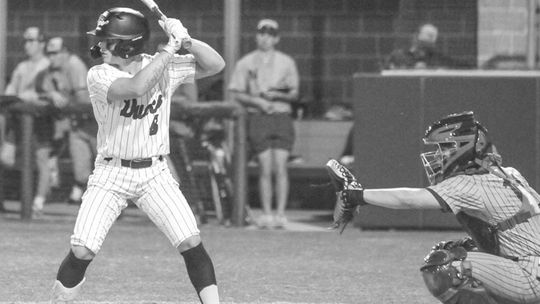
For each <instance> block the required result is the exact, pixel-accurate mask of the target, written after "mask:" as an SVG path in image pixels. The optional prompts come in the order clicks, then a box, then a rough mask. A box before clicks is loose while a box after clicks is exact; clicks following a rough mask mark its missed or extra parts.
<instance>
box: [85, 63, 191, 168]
mask: <svg viewBox="0 0 540 304" xmlns="http://www.w3.org/2000/svg"><path fill="white" fill-rule="evenodd" d="M153 58H154V56H151V55H147V54H142V67H145V66H146V65H148V63H150V62H151V60H153ZM194 76H195V58H194V57H193V55H191V54H188V55H181V56H180V55H175V56H174V58H173V59H172V60H171V62H170V63H169V65H168V66H167V68H166V70H165V72H164V73H163V76H162V77H161V79H160V80H159V82H158V84H156V86H155V87H154V88H152V89H151V90H150V91H148V92H147V93H146V94H145V95H143V96H141V97H139V98H132V99H126V100H107V92H108V91H109V88H110V86H111V84H112V83H113V82H114V81H115V80H116V79H118V78H121V77H132V75H131V74H129V73H127V72H124V71H120V70H119V69H117V68H115V67H113V66H111V65H109V64H106V63H103V64H101V65H97V66H94V67H92V68H91V69H90V71H89V72H88V78H87V82H88V91H89V92H90V100H91V102H92V106H93V109H94V116H95V118H96V121H97V123H98V126H99V129H98V134H97V151H98V154H99V155H100V156H101V157H103V158H106V157H116V158H122V159H138V158H147V157H153V156H159V155H166V154H169V117H170V106H171V97H172V95H173V93H174V90H176V88H177V87H178V86H179V85H180V84H181V83H183V82H193V81H194V78H195V77H194Z"/></svg>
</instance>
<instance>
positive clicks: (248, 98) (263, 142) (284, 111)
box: [228, 19, 299, 228]
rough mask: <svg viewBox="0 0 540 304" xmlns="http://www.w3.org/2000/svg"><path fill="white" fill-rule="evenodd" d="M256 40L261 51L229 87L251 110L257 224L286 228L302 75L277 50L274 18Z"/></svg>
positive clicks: (240, 65) (239, 68)
mask: <svg viewBox="0 0 540 304" xmlns="http://www.w3.org/2000/svg"><path fill="white" fill-rule="evenodd" d="M255 38H256V41H257V49H256V50H254V51H252V52H250V53H248V54H247V55H245V56H244V57H243V58H241V59H240V60H239V61H238V62H237V63H236V66H235V69H234V72H233V74H232V76H231V81H230V83H229V87H228V89H229V90H230V91H231V92H232V93H233V96H234V98H235V99H236V100H237V101H238V102H240V103H241V104H243V105H244V106H245V107H246V109H247V111H248V113H249V119H248V139H249V142H250V145H251V148H252V150H253V152H255V153H256V154H257V160H258V162H259V196H260V200H261V203H262V208H263V215H262V216H261V218H260V219H259V220H258V223H257V224H258V225H259V227H261V228H273V227H278V228H282V227H284V226H285V224H286V222H287V219H286V217H285V208H286V206H287V200H288V196H289V176H288V172H287V161H288V158H289V155H290V152H291V150H292V146H293V143H294V126H293V121H292V117H291V112H292V108H291V102H293V101H296V100H297V99H298V87H299V76H298V70H297V68H296V63H295V61H294V60H293V59H292V58H291V57H290V56H288V55H286V54H284V53H283V52H280V51H278V50H276V49H275V46H276V44H277V43H278V42H279V39H280V37H279V25H278V23H277V22H276V21H275V20H271V19H262V20H260V21H259V23H258V25H257V34H256V37H255ZM274 174H275V185H274V183H273V181H272V178H273V177H274V176H273V175H274ZM274 190H275V198H276V202H277V212H276V214H275V215H274V214H272V198H273V195H274Z"/></svg>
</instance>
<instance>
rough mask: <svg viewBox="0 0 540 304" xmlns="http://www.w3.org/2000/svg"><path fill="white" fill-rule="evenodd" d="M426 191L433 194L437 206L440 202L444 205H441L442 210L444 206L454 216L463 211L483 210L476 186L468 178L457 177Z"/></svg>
mask: <svg viewBox="0 0 540 304" xmlns="http://www.w3.org/2000/svg"><path fill="white" fill-rule="evenodd" d="M427 189H428V191H429V192H431V193H432V194H434V196H435V198H436V199H437V200H438V201H439V204H441V201H440V200H442V201H443V202H444V203H445V204H441V207H443V210H444V209H445V208H444V207H445V206H444V205H446V206H448V208H450V210H452V212H453V213H454V214H457V213H458V212H460V211H463V210H469V211H473V210H481V209H482V208H483V200H482V198H481V196H480V194H478V191H477V189H478V186H477V185H476V183H475V182H474V181H473V180H472V178H471V177H470V176H467V175H457V176H455V177H452V178H449V179H446V180H444V181H442V182H440V183H438V184H437V185H433V186H430V187H428V188H427Z"/></svg>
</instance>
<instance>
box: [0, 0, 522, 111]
mask: <svg viewBox="0 0 540 304" xmlns="http://www.w3.org/2000/svg"><path fill="white" fill-rule="evenodd" d="M223 1H226V0H182V1H174V0H158V2H159V4H160V6H161V7H162V10H163V11H165V12H166V13H167V14H168V15H169V16H174V17H179V18H180V19H181V20H182V22H183V23H184V24H185V25H186V27H187V28H188V29H189V31H190V33H191V35H192V36H193V37H197V38H200V39H202V40H204V41H206V42H208V43H209V44H211V45H212V46H213V47H215V48H216V49H217V50H218V51H220V52H222V50H223V3H224V2H223ZM518 1H520V0H518ZM521 1H525V0H521ZM483 2H486V1H483ZM487 2H489V1H487ZM114 6H129V7H132V8H135V9H139V10H141V11H142V12H143V13H145V14H147V13H148V10H147V9H146V8H145V7H143V6H142V4H140V3H139V1H134V0H106V1H105V0H92V1H89V0H9V1H8V11H9V14H8V16H9V17H8V18H9V20H8V63H7V75H10V74H11V71H12V70H13V68H14V67H15V64H16V63H17V62H19V61H20V60H21V59H23V57H24V53H23V51H22V39H21V34H22V32H23V31H24V29H25V28H26V27H28V26H31V25H37V26H40V27H42V28H43V29H44V30H45V32H46V33H47V34H48V35H60V36H63V37H66V38H67V39H68V43H69V44H70V45H71V46H72V47H73V49H74V51H75V52H76V53H79V54H81V55H82V56H84V59H85V60H86V61H87V62H88V63H89V64H90V65H92V64H93V62H92V61H91V59H90V58H89V56H88V54H87V49H88V48H89V46H90V43H89V41H88V39H87V37H86V35H85V34H84V33H85V32H86V31H88V30H90V29H93V28H94V27H95V25H96V20H97V17H98V16H99V14H100V13H101V12H103V11H104V10H106V9H107V8H110V7H114ZM477 15H478V12H477V0H462V1H455V0H401V1H400V0H243V1H242V23H241V24H242V25H241V26H242V32H243V34H242V44H241V53H242V54H245V53H246V52H248V51H250V50H252V49H253V48H254V47H255V44H254V37H253V34H254V28H255V25H256V23H257V21H258V20H259V19H260V18H262V17H270V18H275V19H277V20H278V21H279V23H280V25H281V28H282V42H281V44H280V45H279V48H280V49H282V50H283V51H285V52H288V53H290V54H291V55H292V56H294V57H295V59H296V60H297V62H298V67H299V70H300V73H301V79H302V84H301V85H302V96H303V98H304V99H305V100H306V101H308V102H310V106H309V112H310V113H311V114H312V115H319V114H321V113H323V112H324V111H325V110H326V109H328V107H329V106H330V105H334V104H345V105H350V104H351V103H352V102H353V101H354V98H353V96H352V95H353V94H352V91H353V89H352V87H353V86H352V74H353V73H355V72H373V71H377V70H378V69H379V63H380V62H381V60H382V59H383V58H384V56H385V55H386V54H388V53H390V52H391V50H392V49H394V48H395V47H402V46H406V45H408V44H409V41H410V38H411V34H412V32H413V31H414V30H415V29H416V27H417V26H418V25H419V24H420V23H423V22H426V21H429V22H433V23H434V24H435V25H437V26H438V27H439V32H440V46H441V48H442V50H443V51H444V52H446V53H449V54H451V55H453V56H456V57H459V58H462V59H466V60H470V61H472V62H476V58H477V34H476V33H477ZM152 29H153V38H152V44H151V45H156V43H157V42H158V41H164V40H165V35H164V34H162V33H161V30H160V29H159V28H158V26H157V23H156V22H152ZM228 64H233V63H228ZM211 81H219V77H214V78H212V79H211ZM203 87H205V86H203Z"/></svg>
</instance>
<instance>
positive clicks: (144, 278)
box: [0, 210, 461, 304]
mask: <svg viewBox="0 0 540 304" xmlns="http://www.w3.org/2000/svg"><path fill="white" fill-rule="evenodd" d="M138 212H139V211H138V210H135V211H133V214H130V215H128V216H125V217H124V218H123V219H122V220H120V221H119V222H117V223H116V225H115V226H113V228H112V229H111V231H110V233H109V236H108V238H107V239H106V241H105V243H104V246H103V249H102V250H101V252H100V254H99V255H98V256H97V257H96V259H95V260H94V261H93V262H92V263H91V264H90V267H89V270H88V271H87V279H88V280H87V283H86V284H85V286H84V289H83V292H82V293H81V295H80V297H79V300H78V302H77V303H197V301H198V299H197V297H196V295H195V292H194V290H193V287H192V286H191V284H190V283H189V280H188V277H187V274H186V270H185V267H184V264H183V260H182V259H181V257H180V256H179V255H178V254H177V252H176V251H175V250H174V249H173V248H172V247H171V246H170V244H169V243H168V241H167V240H166V238H165V237H164V236H163V235H161V233H160V232H159V231H158V230H157V229H156V228H155V227H154V226H153V224H152V223H151V222H149V221H148V220H147V219H146V218H145V217H144V216H143V215H142V214H139V213H138ZM73 223H74V217H70V216H55V215H54V214H53V215H51V216H49V217H47V218H45V219H41V220H34V221H31V222H21V221H20V220H18V219H16V218H15V217H10V216H4V217H1V216H0V258H1V263H0V303H36V302H37V303H45V302H46V301H47V300H48V297H49V293H50V288H51V286H52V283H53V280H54V278H55V275H56V271H57V268H58V266H59V264H60V262H61V260H62V259H63V258H64V256H65V254H66V253H67V252H68V248H69V247H68V242H69V236H70V233H71V230H72V228H73ZM318 224H321V223H318ZM314 225H317V224H314ZM201 231H202V236H203V241H204V244H205V247H206V248H207V250H208V251H209V253H210V255H211V256H212V258H213V261H214V266H215V268H216V274H217V278H218V282H219V287H220V292H221V297H222V301H223V302H225V303H366V304H369V303H378V304H380V303H409V304H410V303H418V304H424V303H425V304H427V303H430V304H431V303H437V301H436V300H435V299H434V298H432V297H431V295H430V294H429V293H428V292H427V290H426V289H425V287H424V283H423V281H422V278H421V276H420V272H419V270H418V267H419V265H420V264H421V263H422V259H423V257H424V256H425V255H426V253H427V250H428V249H429V248H430V247H431V246H432V245H433V244H434V243H435V242H436V241H438V240H441V239H450V238H455V237H458V236H460V235H461V233H460V232H458V231H444V232H440V231H362V230H360V229H358V228H354V227H349V228H348V229H347V230H346V231H345V233H344V234H343V235H341V236H340V235H339V234H337V233H336V232H331V231H324V230H322V229H319V230H313V231H307V232H306V231H290V230H279V231H278V230H272V231H261V230H256V229H250V228H245V227H242V228H223V227H220V226H217V225H215V224H212V223H210V224H207V225H203V226H202V227H201Z"/></svg>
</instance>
